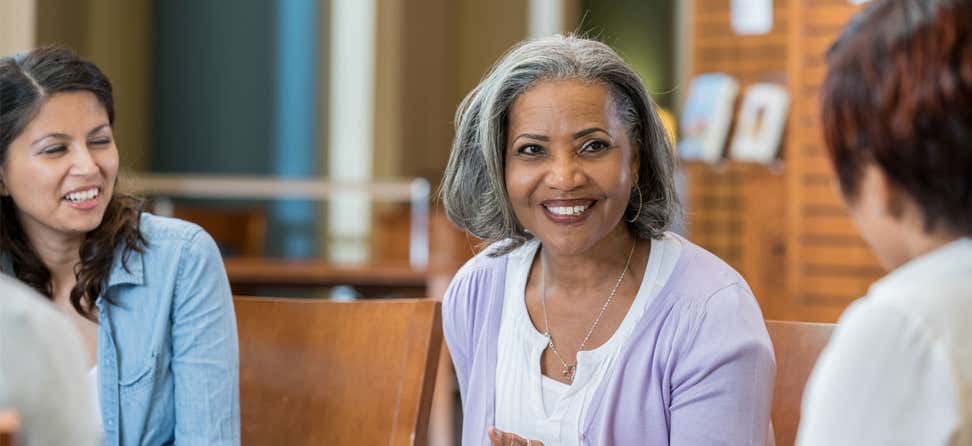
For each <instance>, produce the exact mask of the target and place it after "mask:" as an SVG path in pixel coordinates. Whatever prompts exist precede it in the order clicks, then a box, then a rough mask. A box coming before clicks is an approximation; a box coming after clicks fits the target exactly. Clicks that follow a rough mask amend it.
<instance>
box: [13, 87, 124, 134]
mask: <svg viewBox="0 0 972 446" xmlns="http://www.w3.org/2000/svg"><path fill="white" fill-rule="evenodd" d="M107 123H108V112H107V111H106V110H105V107H104V106H103V105H101V102H99V101H98V97H97V96H95V95H94V93H91V92H90V91H71V92H65V93H55V94H54V95H52V96H51V97H49V98H47V100H45V101H44V102H43V103H42V104H41V106H40V109H39V110H38V111H37V115H36V116H34V119H32V120H31V121H30V122H29V123H28V124H27V127H26V128H24V132H23V135H39V134H46V133H52V132H56V133H65V134H72V133H78V132H80V133H87V132H88V131H90V130H91V129H93V128H94V127H97V126H99V125H102V124H107Z"/></svg>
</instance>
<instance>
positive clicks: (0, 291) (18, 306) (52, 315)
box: [0, 274, 67, 339]
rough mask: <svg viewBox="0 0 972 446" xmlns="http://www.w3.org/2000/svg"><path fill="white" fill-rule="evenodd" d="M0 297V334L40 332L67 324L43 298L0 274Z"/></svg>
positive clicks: (64, 317)
mask: <svg viewBox="0 0 972 446" xmlns="http://www.w3.org/2000/svg"><path fill="white" fill-rule="evenodd" d="M0 296H3V305H0V332H6V331H8V330H14V329H17V330H37V331H41V330H44V327H45V326H49V325H54V326H61V325H65V324H66V322H67V318H66V316H64V315H63V314H61V313H60V312H58V311H57V310H56V309H55V308H54V307H53V305H51V303H50V302H49V301H47V300H46V299H45V298H44V297H43V296H41V295H39V294H37V292H36V291H34V290H32V289H31V288H30V287H28V286H27V285H24V284H23V283H21V282H19V281H18V280H16V279H14V278H12V277H10V276H7V275H6V274H0ZM24 337H32V336H27V335H24ZM0 338H6V336H0ZM21 339H23V338H21Z"/></svg>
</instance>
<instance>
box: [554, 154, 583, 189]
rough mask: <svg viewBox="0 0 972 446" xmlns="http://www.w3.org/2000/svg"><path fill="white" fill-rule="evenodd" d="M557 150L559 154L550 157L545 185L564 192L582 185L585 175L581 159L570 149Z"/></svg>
mask: <svg viewBox="0 0 972 446" xmlns="http://www.w3.org/2000/svg"><path fill="white" fill-rule="evenodd" d="M557 152H559V153H560V155H558V156H554V157H553V158H552V160H551V165H550V171H549V172H548V173H547V175H546V183H547V186H549V187H550V188H551V189H555V190H558V191H565V192H566V191H571V190H574V189H577V188H578V187H581V186H582V185H584V182H585V181H586V178H587V177H586V175H585V174H584V169H583V165H582V164H581V160H580V159H578V157H577V156H575V155H574V154H573V151H572V150H570V151H557ZM563 152H567V153H563Z"/></svg>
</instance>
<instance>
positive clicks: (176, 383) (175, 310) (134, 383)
mask: <svg viewBox="0 0 972 446" xmlns="http://www.w3.org/2000/svg"><path fill="white" fill-rule="evenodd" d="M140 230H141V233H142V235H143V237H144V238H145V240H146V241H147V242H148V243H147V246H146V247H145V249H144V252H142V253H138V252H130V253H129V254H128V258H127V261H126V262H125V266H127V268H126V267H123V265H122V258H121V257H122V256H121V255H116V258H115V261H114V265H113V267H112V272H111V276H110V278H109V281H108V284H107V287H106V288H105V291H104V293H103V294H102V296H101V297H102V298H100V299H98V301H97V307H98V311H99V315H98V383H99V387H98V390H99V398H100V402H101V414H102V423H103V426H104V430H105V431H104V434H105V437H104V443H105V445H107V446H119V445H125V446H128V445H170V444H175V445H178V446H183V445H238V444H240V409H239V407H240V401H239V347H238V344H237V336H236V317H235V312H234V310H233V299H232V293H231V291H230V287H229V281H228V280H227V278H226V271H225V269H224V268H223V261H222V258H221V256H220V253H219V249H218V248H217V247H216V243H215V242H214V241H213V239H212V237H210V236H209V234H207V233H206V232H205V231H203V230H202V228H200V227H199V226H196V225H194V224H191V223H187V222H184V221H180V220H176V219H171V218H163V217H157V216H154V215H151V214H147V213H143V214H142V216H141V223H140ZM104 297H107V300H106V299H104ZM109 302H110V303H109Z"/></svg>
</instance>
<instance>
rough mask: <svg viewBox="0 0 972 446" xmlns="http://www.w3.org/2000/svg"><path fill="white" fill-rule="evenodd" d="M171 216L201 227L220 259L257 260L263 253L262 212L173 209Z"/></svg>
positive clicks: (264, 223) (188, 207) (199, 208)
mask: <svg viewBox="0 0 972 446" xmlns="http://www.w3.org/2000/svg"><path fill="white" fill-rule="evenodd" d="M172 216H173V217H175V218H180V219H182V220H186V221H191V222H193V223H195V224H197V225H199V226H202V227H203V229H205V230H206V232H208V233H209V235H211V236H212V237H213V240H216V244H217V245H219V250H220V251H221V252H222V254H223V256H229V257H261V256H263V255H264V253H265V244H266V242H265V239H266V234H267V215H266V212H265V211H264V210H263V209H260V208H232V209H230V208H226V209H223V208H204V207H199V206H176V207H175V208H174V209H173V210H172Z"/></svg>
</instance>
